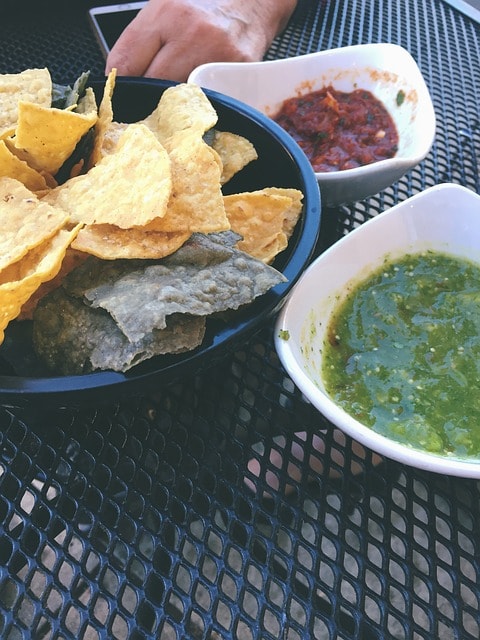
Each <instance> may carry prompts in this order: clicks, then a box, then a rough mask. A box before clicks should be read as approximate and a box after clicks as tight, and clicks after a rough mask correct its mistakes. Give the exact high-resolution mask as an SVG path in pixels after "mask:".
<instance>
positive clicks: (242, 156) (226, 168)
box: [212, 131, 258, 184]
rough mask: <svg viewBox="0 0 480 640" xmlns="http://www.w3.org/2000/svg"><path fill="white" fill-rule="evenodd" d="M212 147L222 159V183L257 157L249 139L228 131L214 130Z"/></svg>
mask: <svg viewBox="0 0 480 640" xmlns="http://www.w3.org/2000/svg"><path fill="white" fill-rule="evenodd" d="M212 147H213V149H214V150H215V151H216V152H217V153H218V155H219V156H220V159H221V161H222V166H223V168H222V176H221V179H220V181H221V183H222V184H225V183H226V182H228V181H229V180H230V179H231V178H233V176H234V175H235V174H236V173H238V172H239V171H240V170H241V169H243V167H245V166H246V165H247V164H249V163H250V162H252V161H253V160H256V159H257V158H258V153H257V151H256V149H255V147H254V146H253V144H252V143H251V142H250V140H247V139H246V138H244V137H243V136H239V135H237V134H236V133H230V132H229V131H215V133H214V137H213V142H212Z"/></svg>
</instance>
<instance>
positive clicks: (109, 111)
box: [89, 69, 117, 167]
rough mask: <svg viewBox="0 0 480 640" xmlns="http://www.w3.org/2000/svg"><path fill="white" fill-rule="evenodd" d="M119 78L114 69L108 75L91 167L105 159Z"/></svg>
mask: <svg viewBox="0 0 480 640" xmlns="http://www.w3.org/2000/svg"><path fill="white" fill-rule="evenodd" d="M116 77H117V70H116V69H112V70H111V71H110V73H109V74H108V77H107V80H106V82H105V87H104V89H103V97H102V101H101V102H100V107H99V109H98V120H97V123H96V124H95V143H94V145H93V151H92V155H91V158H90V163H89V167H93V166H94V165H96V164H97V163H98V162H99V161H100V160H101V158H102V157H103V152H102V148H103V144H104V139H105V136H106V134H107V131H108V129H109V127H110V126H111V124H112V122H113V108H112V96H113V90H114V89H115V80H116Z"/></svg>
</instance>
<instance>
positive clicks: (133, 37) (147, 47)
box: [105, 13, 162, 76]
mask: <svg viewBox="0 0 480 640" xmlns="http://www.w3.org/2000/svg"><path fill="white" fill-rule="evenodd" d="M140 15H141V13H140V14H139V15H138V16H137V18H135V20H133V21H132V22H131V23H130V24H129V25H128V27H127V28H126V29H125V31H124V32H123V33H122V34H121V36H120V37H119V39H118V40H117V42H116V43H115V45H114V46H113V47H112V49H111V51H110V53H109V54H108V57H107V61H106V65H105V70H106V73H108V72H109V71H111V69H113V68H116V69H117V72H118V74H119V75H125V76H142V75H144V74H145V72H146V70H147V69H148V67H149V65H150V64H151V62H152V60H153V58H154V57H155V55H156V54H157V53H158V51H159V50H161V48H162V39H161V34H160V32H159V31H158V30H150V29H146V28H145V27H144V26H143V19H140ZM139 42H141V46H138V43H139Z"/></svg>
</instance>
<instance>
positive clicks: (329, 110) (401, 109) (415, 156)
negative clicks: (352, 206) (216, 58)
mask: <svg viewBox="0 0 480 640" xmlns="http://www.w3.org/2000/svg"><path fill="white" fill-rule="evenodd" d="M189 82H195V83H196V84H199V85H200V86H203V87H206V88H209V89H212V90H214V91H218V92H220V93H224V94H227V95H230V96H232V97H234V98H237V99H238V100H241V101H243V102H246V103H247V104H249V105H251V106H253V107H255V108H256V109H259V110H260V111H262V112H263V113H265V114H266V115H268V116H269V117H271V118H272V119H274V120H276V121H277V122H278V123H279V124H280V125H281V126H282V127H283V128H285V129H286V130H287V131H288V132H289V133H290V134H291V135H292V137H293V138H294V139H295V140H296V141H297V142H298V144H299V145H300V147H301V148H302V149H303V150H304V152H305V153H306V155H307V157H308V158H309V160H310V162H311V164H312V168H313V170H314V171H315V174H316V176H317V180H318V183H319V185H320V191H321V195H322V202H323V204H324V205H325V206H330V207H334V206H338V205H340V204H343V203H347V202H354V201H358V200H362V199H364V198H367V197H369V196H372V195H374V194H376V193H378V192H380V191H382V190H384V189H386V188H387V187H389V186H391V185H392V184H393V183H394V182H396V181H397V180H399V179H400V178H401V177H402V176H403V175H404V174H405V173H407V172H408V171H409V170H410V169H412V168H413V167H415V166H416V165H417V164H418V163H419V162H421V161H422V160H423V159H424V158H425V156H426V155H427V154H428V153H429V151H430V149H431V146H432V144H433V140H434V136H435V112H434V109H433V104H432V101H431V98H430V94H429V91H428V88H427V86H426V83H425V80H424V78H423V76H422V73H421V72H420V69H419V67H418V65H417V63H416V62H415V60H414V58H413V57H412V56H411V55H410V53H409V52H408V51H407V50H406V49H404V48H403V47H401V46H399V45H395V44H389V43H375V44H363V45H362V44H361V45H353V46H349V47H342V48H337V49H330V50H327V51H319V52H315V53H310V54H306V55H302V56H296V57H291V58H285V59H280V60H271V61H263V62H252V63H243V62H242V63H209V64H205V65H201V66H200V67H197V69H195V70H194V71H193V72H192V74H191V75H190V77H189Z"/></svg>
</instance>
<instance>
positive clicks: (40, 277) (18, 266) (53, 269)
mask: <svg viewBox="0 0 480 640" xmlns="http://www.w3.org/2000/svg"><path fill="white" fill-rule="evenodd" d="M77 232H78V228H75V229H73V230H71V231H67V230H65V229H61V230H60V231H58V233H56V234H55V235H54V236H52V237H51V238H49V239H48V240H46V241H45V242H44V243H42V244H41V245H40V246H37V247H35V249H32V250H31V251H30V252H29V253H28V254H27V255H26V256H25V257H24V258H23V259H22V260H19V261H18V262H15V263H14V264H12V265H10V266H9V267H7V268H6V269H4V270H3V271H2V272H1V273H0V343H1V342H3V340H4V330H5V328H6V327H7V325H8V324H9V322H10V321H11V320H14V319H15V318H16V317H17V316H18V315H19V313H20V311H21V309H22V307H23V305H24V304H25V303H26V302H27V300H28V299H29V298H30V296H32V295H33V293H34V292H35V291H36V290H37V289H38V288H39V286H40V285H41V284H42V283H43V282H46V281H48V280H51V279H52V278H54V277H55V276H56V275H57V273H58V272H59V270H60V267H61V264H62V261H63V257H64V255H65V252H66V250H67V248H68V246H69V245H70V243H71V242H72V240H73V238H74V237H75V235H76V233H77Z"/></svg>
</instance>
